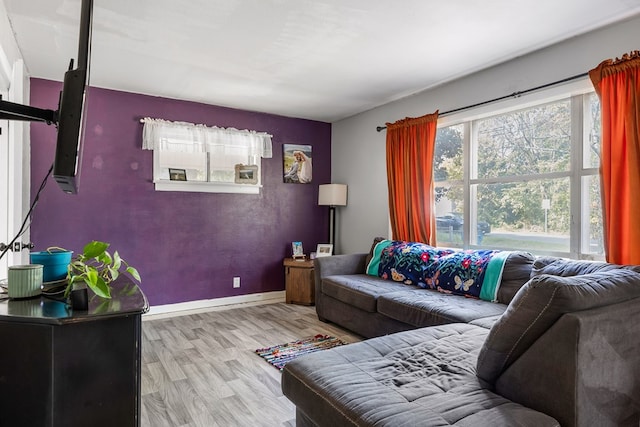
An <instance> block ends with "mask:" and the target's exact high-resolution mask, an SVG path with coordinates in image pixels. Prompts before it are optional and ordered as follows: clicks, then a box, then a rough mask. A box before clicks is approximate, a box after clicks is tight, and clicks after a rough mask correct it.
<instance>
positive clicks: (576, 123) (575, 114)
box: [434, 78, 604, 260]
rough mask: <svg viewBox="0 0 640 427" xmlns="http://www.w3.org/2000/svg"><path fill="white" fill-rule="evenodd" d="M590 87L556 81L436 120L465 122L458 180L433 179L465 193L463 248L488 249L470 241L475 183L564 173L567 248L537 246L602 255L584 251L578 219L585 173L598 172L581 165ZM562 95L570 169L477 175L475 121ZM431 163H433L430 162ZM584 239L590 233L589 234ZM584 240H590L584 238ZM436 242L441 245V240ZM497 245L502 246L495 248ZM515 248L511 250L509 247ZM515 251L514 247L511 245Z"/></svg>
mask: <svg viewBox="0 0 640 427" xmlns="http://www.w3.org/2000/svg"><path fill="white" fill-rule="evenodd" d="M593 92H594V88H593V86H592V85H591V82H590V80H589V79H588V78H584V79H580V80H576V81H573V82H570V83H568V84H565V85H561V86H555V87H552V88H549V89H546V90H541V91H538V92H533V93H531V94H528V95H526V96H523V97H522V98H520V97H518V98H511V99H508V100H504V101H500V102H496V103H492V104H489V105H484V106H482V107H478V108H474V109H472V110H467V111H463V112H460V113H456V114H452V115H448V116H445V117H442V118H439V120H438V128H446V127H450V126H455V125H462V126H463V141H462V162H463V177H462V180H446V181H437V182H434V186H436V187H440V186H443V187H453V186H455V187H460V186H461V187H462V193H463V201H462V203H463V220H464V224H463V230H462V233H463V238H462V247H463V248H464V249H469V248H481V247H484V248H486V247H487V246H486V245H485V246H483V245H482V244H478V245H471V244H470V242H472V241H473V242H475V241H476V234H477V231H476V230H472V228H475V227H472V226H471V225H472V224H471V219H472V218H475V219H476V221H474V224H476V223H477V221H478V218H477V197H476V193H475V191H476V190H477V186H478V185H482V184H495V183H515V182H528V181H532V180H540V179H557V178H568V179H569V188H570V189H571V192H570V201H569V215H570V224H569V251H568V252H558V251H538V252H539V253H540V254H544V255H555V256H564V257H570V258H574V259H596V260H604V255H601V254H596V253H591V252H586V251H585V252H583V249H585V242H584V241H583V237H584V236H588V230H589V229H588V224H585V223H584V222H583V221H582V219H583V217H584V215H585V214H586V212H585V211H583V209H585V208H586V207H587V206H588V201H589V188H588V186H586V185H585V184H584V182H585V178H586V177H594V176H595V177H598V176H599V175H598V172H599V171H598V168H597V167H587V166H586V165H585V164H584V143H585V142H584V138H583V137H584V136H585V135H587V134H588V132H587V126H588V125H589V124H590V123H589V122H588V121H587V120H585V112H586V111H588V109H587V107H588V103H589V97H588V95H589V94H590V93H593ZM563 99H569V101H570V104H571V125H570V126H571V138H570V143H571V155H570V160H569V170H568V171H561V172H549V173H540V174H529V175H515V176H514V175H509V176H499V177H490V178H478V177H477V170H476V169H477V158H476V157H477V153H476V152H474V151H473V150H472V148H475V149H476V150H477V144H476V146H475V147H474V145H473V144H472V135H474V133H473V132H474V130H475V129H474V126H477V122H478V121H479V120H482V119H485V118H488V117H492V116H497V115H501V114H508V113H510V112H515V111H518V110H523V109H528V108H533V107H535V106H539V105H543V104H547V103H553V102H558V101H561V100H563ZM434 167H435V165H434ZM587 239H588V237H587ZM586 243H587V244H588V242H586ZM438 244H441V243H440V242H439V243H438ZM496 249H500V248H496ZM509 250H514V249H511V248H510V249H509ZM515 250H517V249H515Z"/></svg>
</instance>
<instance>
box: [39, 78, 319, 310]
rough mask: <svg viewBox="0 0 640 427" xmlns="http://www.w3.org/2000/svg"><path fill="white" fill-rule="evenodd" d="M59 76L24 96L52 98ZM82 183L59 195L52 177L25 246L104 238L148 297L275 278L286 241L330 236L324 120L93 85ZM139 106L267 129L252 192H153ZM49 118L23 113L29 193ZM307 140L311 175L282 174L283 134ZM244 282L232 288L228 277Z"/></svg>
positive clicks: (152, 113)
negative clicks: (321, 198) (309, 178)
mask: <svg viewBox="0 0 640 427" xmlns="http://www.w3.org/2000/svg"><path fill="white" fill-rule="evenodd" d="M60 89H61V83H59V82H53V81H48V80H41V79H32V80H31V103H30V105H32V106H36V107H41V108H51V109H55V108H56V106H57V103H58V96H59V91H60ZM88 106H89V110H88V115H87V131H86V137H85V141H84V148H83V158H82V170H81V175H80V187H79V192H78V194H77V195H67V194H64V193H63V192H62V191H61V190H60V189H59V188H58V186H57V184H56V182H55V181H54V180H53V178H50V179H49V182H48V184H47V187H46V188H45V189H44V191H43V192H42V194H41V196H40V201H39V203H38V205H37V207H36V209H35V211H34V213H33V222H32V224H31V240H32V241H33V242H34V243H35V245H36V248H35V249H34V250H44V249H46V248H47V247H49V246H61V247H64V248H67V249H72V250H76V251H79V250H81V249H82V247H83V246H84V244H86V243H87V242H89V241H91V240H103V241H107V242H110V243H111V244H112V248H114V249H117V250H118V251H119V253H120V255H121V256H122V257H123V258H124V259H125V260H127V261H128V262H129V263H130V264H131V265H133V266H135V267H136V268H138V270H139V271H140V273H141V275H142V286H141V287H142V289H143V291H144V292H145V294H146V295H147V298H148V299H149V303H150V304H151V305H160V304H170V303H178V302H184V301H194V300H203V299H211V298H220V297H228V296H234V295H244V294H252V293H257V292H269V291H277V290H283V289H284V268H283V266H282V259H283V258H284V257H286V256H290V254H291V242H292V241H294V240H299V241H302V242H303V246H304V249H305V252H306V253H307V254H308V253H309V252H310V250H311V249H313V250H315V247H316V245H317V244H318V243H324V242H326V241H327V239H328V237H327V236H328V208H327V207H325V206H318V205H317V197H318V184H324V183H328V182H330V180H331V125H330V124H329V123H323V122H316V121H310V120H303V119H293V118H287V117H281V116H275V115H270V114H263V113H255V112H249V111H242V110H236V109H231V108H224V107H217V106H211V105H205V104H199V103H195V102H186V101H178V100H173V99H166V98H159V97H153V96H145V95H138V94H132V93H126V92H118V91H113V90H106V89H98V88H91V89H90V91H89V94H88ZM143 117H154V118H162V119H166V120H173V121H186V122H192V123H203V124H207V125H210V126H214V125H215V126H220V127H235V128H238V129H252V130H256V131H262V132H268V133H270V134H272V135H273V139H272V141H273V158H271V159H263V161H262V165H263V175H262V178H263V186H264V187H263V188H262V189H261V193H260V194H259V195H240V194H212V193H178V192H161V191H155V190H154V185H153V183H152V167H153V154H152V152H151V151H147V150H144V151H143V150H142V148H141V146H142V124H141V123H140V119H141V118H143ZM55 139H56V132H55V128H54V127H53V126H47V125H45V124H41V123H33V124H31V197H32V198H33V197H34V196H35V193H36V191H37V189H38V186H39V185H40V182H41V181H42V179H43V178H44V176H45V174H46V172H47V170H48V168H49V166H50V165H51V163H52V162H53V157H54V151H55ZM283 144H308V145H312V146H313V174H314V175H313V183H312V184H309V185H306V184H285V183H283V182H282V181H283V180H282V175H283V173H282V168H283V166H282V145H283ZM234 276H240V278H241V287H240V288H239V289H233V287H232V278H233V277H234Z"/></svg>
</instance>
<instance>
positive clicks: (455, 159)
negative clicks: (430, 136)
mask: <svg viewBox="0 0 640 427" xmlns="http://www.w3.org/2000/svg"><path fill="white" fill-rule="evenodd" d="M599 114H600V106H599V102H598V98H597V96H596V95H595V94H594V93H587V94H580V95H574V96H571V97H567V98H565V99H560V100H554V101H552V102H546V103H541V104H538V105H534V106H528V107H527V108H524V109H517V108H514V109H512V110H510V111H507V112H502V113H500V114H496V115H490V116H484V117H480V118H475V119H473V120H467V121H462V122H459V123H455V124H449V125H446V126H443V127H441V128H439V129H438V134H437V137H436V154H435V159H434V176H435V181H436V224H437V241H438V244H439V245H443V246H454V247H465V248H466V247H491V248H499V249H523V250H529V251H532V252H535V253H539V254H552V255H559V256H568V257H572V258H602V256H603V243H602V217H601V209H600V190H599V177H598V165H599V161H600V159H599V153H600V130H599V125H600V118H599Z"/></svg>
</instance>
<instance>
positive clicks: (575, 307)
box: [478, 268, 640, 384]
mask: <svg viewBox="0 0 640 427" xmlns="http://www.w3.org/2000/svg"><path fill="white" fill-rule="evenodd" d="M639 296H640V274H638V273H636V272H634V271H632V270H628V269H621V268H618V269H614V270H610V271H597V272H595V273H590V274H584V275H581V276H573V277H561V276H552V275H546V274H545V275H540V276H535V277H533V278H532V279H531V280H530V281H529V282H527V284H525V285H524V286H523V287H522V288H521V289H520V290H519V291H518V293H517V294H516V296H515V297H514V299H513V301H512V302H511V304H509V306H508V307H507V310H506V311H505V313H504V314H503V315H502V317H500V319H498V320H497V321H496V323H495V324H494V325H493V327H492V328H491V332H490V333H489V336H488V337H487V340H486V341H485V343H484V344H483V346H482V350H481V351H480V355H479V357H478V375H479V376H480V377H481V378H482V379H484V380H486V381H487V382H489V383H490V384H493V383H494V382H495V380H496V378H498V376H499V375H500V374H501V373H502V372H503V371H504V370H505V369H506V368H508V367H509V366H510V365H511V363H513V361H515V360H517V359H518V358H519V357H520V355H521V354H522V353H524V352H525V351H526V350H527V349H528V348H529V346H531V344H532V343H533V342H534V341H535V340H537V339H538V338H539V337H540V336H541V335H542V334H543V333H544V332H545V331H546V330H547V329H549V327H551V326H552V325H553V324H554V323H555V322H556V320H558V319H559V318H560V316H562V315H563V314H564V313H571V312H576V311H581V310H587V309H590V308H596V307H601V306H605V305H610V304H616V303H619V302H623V301H627V300H629V299H632V298H636V297H639Z"/></svg>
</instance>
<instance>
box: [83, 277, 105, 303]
mask: <svg viewBox="0 0 640 427" xmlns="http://www.w3.org/2000/svg"><path fill="white" fill-rule="evenodd" d="M86 283H87V285H88V286H89V287H90V288H91V290H92V291H93V292H95V294H96V295H98V296H100V297H102V298H111V288H110V287H109V286H108V285H107V284H106V283H105V281H104V280H103V279H102V277H97V280H96V282H95V283H89V282H86Z"/></svg>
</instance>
